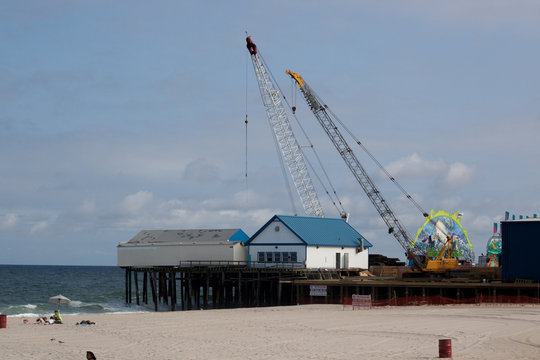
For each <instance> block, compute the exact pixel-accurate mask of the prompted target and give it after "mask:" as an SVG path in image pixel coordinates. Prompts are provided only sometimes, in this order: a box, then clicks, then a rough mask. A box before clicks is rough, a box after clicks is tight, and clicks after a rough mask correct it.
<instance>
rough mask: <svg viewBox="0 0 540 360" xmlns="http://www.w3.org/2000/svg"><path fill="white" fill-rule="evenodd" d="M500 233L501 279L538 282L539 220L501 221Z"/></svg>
mask: <svg viewBox="0 0 540 360" xmlns="http://www.w3.org/2000/svg"><path fill="white" fill-rule="evenodd" d="M501 233H502V254H501V266H502V277H503V280H505V281H515V280H516V279H528V280H534V281H535V282H540V266H538V259H539V256H540V220H522V221H517V220H516V221H503V222H502V223H501Z"/></svg>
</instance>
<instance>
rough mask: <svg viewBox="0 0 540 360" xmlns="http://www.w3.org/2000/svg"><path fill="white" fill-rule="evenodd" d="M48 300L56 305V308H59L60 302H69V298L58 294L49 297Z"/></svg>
mask: <svg viewBox="0 0 540 360" xmlns="http://www.w3.org/2000/svg"><path fill="white" fill-rule="evenodd" d="M49 302H52V303H53V304H56V305H58V309H60V304H69V303H70V302H71V300H69V299H68V298H67V297H65V296H64V295H61V294H58V295H56V296H53V297H50V298H49Z"/></svg>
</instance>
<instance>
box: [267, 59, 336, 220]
mask: <svg viewBox="0 0 540 360" xmlns="http://www.w3.org/2000/svg"><path fill="white" fill-rule="evenodd" d="M258 51H259V57H260V59H261V61H262V63H263V64H264V66H265V68H266V70H267V72H268V74H269V75H270V77H271V78H272V81H273V82H274V84H275V85H276V87H277V89H278V90H279V93H280V94H281V97H282V98H283V100H284V101H285V103H286V104H287V106H288V107H289V109H290V110H291V111H292V114H293V117H294V119H295V121H296V123H297V124H298V126H299V128H300V130H301V131H302V133H303V134H304V137H305V138H306V140H307V142H308V144H309V145H308V146H304V147H307V148H311V149H312V151H313V153H314V154H315V157H316V158H317V160H318V163H319V166H320V167H321V169H322V171H323V173H324V175H325V177H326V181H328V183H329V186H330V187H331V188H332V192H333V194H334V196H335V197H336V199H337V200H334V198H332V195H331V194H330V192H329V191H328V189H327V188H326V186H325V184H324V182H323V181H322V180H321V178H320V176H319V175H318V173H317V171H316V170H315V168H314V167H313V165H312V164H311V162H310V161H309V159H308V158H307V156H304V159H305V160H306V163H307V164H308V166H309V168H310V169H311V170H312V171H313V173H314V174H315V177H316V179H317V180H318V181H319V184H320V185H321V186H322V187H323V189H324V191H325V193H326V194H327V196H328V197H329V198H330V201H331V202H332V204H333V205H334V207H335V208H336V210H337V211H338V213H339V214H340V215H345V214H346V211H345V209H344V207H343V204H342V202H341V200H340V199H339V197H338V195H337V192H336V190H335V188H334V186H333V184H332V182H331V181H330V177H329V176H328V173H327V172H326V170H325V168H324V166H323V164H322V162H321V159H320V157H319V155H318V154H317V152H316V150H315V147H314V146H313V143H312V142H311V139H310V138H309V136H308V135H307V133H306V131H305V130H304V128H303V127H302V124H301V123H300V121H299V120H298V117H297V116H296V114H295V112H296V111H295V110H296V107H295V106H291V105H290V104H289V101H288V100H287V98H286V97H285V96H284V95H283V91H282V90H281V88H280V87H279V84H278V82H277V81H276V79H275V77H274V74H272V71H271V70H270V68H269V67H268V66H267V64H266V61H265V60H264V58H263V56H262V54H261V51H260V50H258ZM293 107H294V110H293ZM276 144H277V142H276ZM276 146H277V145H276ZM300 150H301V149H300ZM302 153H303V154H304V155H305V153H304V152H303V151H302ZM278 156H279V157H280V158H281V155H280V154H278ZM287 183H288V179H287ZM289 192H290V189H289ZM336 201H337V203H338V204H339V205H340V207H341V209H340V208H339V207H338V206H337V204H336Z"/></svg>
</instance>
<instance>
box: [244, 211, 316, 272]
mask: <svg viewBox="0 0 540 360" xmlns="http://www.w3.org/2000/svg"><path fill="white" fill-rule="evenodd" d="M248 247H249V259H250V261H251V262H258V260H259V259H258V253H260V252H262V253H265V254H267V253H274V254H275V253H279V254H280V260H281V261H280V262H275V261H271V262H270V261H265V262H264V263H258V264H254V265H253V266H258V267H280V266H288V263H290V261H287V262H284V261H283V256H284V255H289V256H290V255H291V253H296V261H295V263H302V264H303V263H304V262H305V261H306V245H305V244H304V242H303V241H301V240H300V239H299V238H298V237H297V236H296V235H295V234H294V233H293V232H292V231H291V230H289V228H288V227H286V226H285V225H283V223H282V222H281V221H274V222H273V223H272V224H271V225H269V226H267V227H266V228H265V229H264V230H263V231H262V232H261V233H260V234H259V235H257V237H256V238H255V239H253V241H251V243H250V244H249V246H248ZM291 266H292V265H291ZM297 266H299V264H297ZM302 267H304V266H303V265H302Z"/></svg>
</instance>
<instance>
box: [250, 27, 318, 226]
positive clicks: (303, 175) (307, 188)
mask: <svg viewBox="0 0 540 360" xmlns="http://www.w3.org/2000/svg"><path fill="white" fill-rule="evenodd" d="M246 46H247V48H248V50H249V53H250V55H251V61H252V62H253V69H254V70H255V75H256V77H257V83H258V85H259V91H260V93H261V98H262V101H263V104H264V107H265V110H266V115H267V117H268V121H269V123H270V127H271V128H272V130H273V132H274V135H275V138H276V140H277V143H278V146H279V149H280V151H281V154H282V156H283V160H284V162H285V163H286V164H287V167H288V169H289V173H290V175H291V178H292V180H293V183H294V186H295V188H296V191H297V192H298V195H299V197H300V201H301V203H302V207H303V208H304V212H305V213H306V215H308V216H319V217H323V216H324V212H323V209H322V206H321V203H320V201H319V197H318V196H317V192H316V190H315V187H314V186H313V182H312V181H311V177H310V175H309V172H308V167H307V165H306V162H305V160H304V154H303V152H302V149H301V148H300V145H299V144H298V141H297V140H296V137H295V135H294V133H293V130H292V127H291V124H290V122H289V118H288V116H287V112H286V111H285V107H284V106H283V103H282V98H281V94H280V92H279V90H278V87H277V86H276V85H275V84H274V82H273V81H272V78H271V76H270V74H269V72H268V70H267V68H266V66H265V64H264V62H263V60H262V58H261V57H260V55H259V53H258V51H257V46H256V45H255V43H253V41H252V40H251V39H250V37H249V36H248V37H247V38H246Z"/></svg>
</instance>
